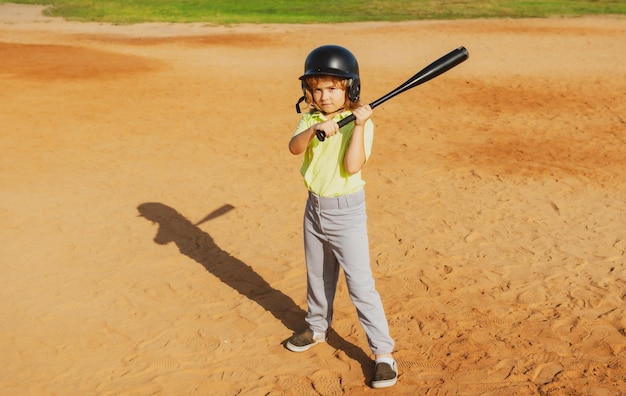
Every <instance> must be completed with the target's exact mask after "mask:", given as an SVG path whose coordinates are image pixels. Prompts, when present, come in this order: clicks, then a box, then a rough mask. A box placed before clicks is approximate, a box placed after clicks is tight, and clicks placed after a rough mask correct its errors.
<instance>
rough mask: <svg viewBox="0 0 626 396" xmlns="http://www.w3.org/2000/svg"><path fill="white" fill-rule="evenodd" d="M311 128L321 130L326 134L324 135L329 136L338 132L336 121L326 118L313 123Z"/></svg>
mask: <svg viewBox="0 0 626 396" xmlns="http://www.w3.org/2000/svg"><path fill="white" fill-rule="evenodd" d="M313 130H314V131H323V132H324V133H325V134H326V137H327V138H329V137H331V136H333V135H336V134H337V132H339V125H337V122H336V121H333V120H326V121H322V122H320V123H319V124H315V125H313Z"/></svg>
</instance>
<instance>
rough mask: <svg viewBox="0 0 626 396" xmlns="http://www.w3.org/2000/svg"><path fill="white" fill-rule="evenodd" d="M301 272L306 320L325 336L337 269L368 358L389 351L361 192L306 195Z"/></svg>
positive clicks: (329, 318)
mask: <svg viewBox="0 0 626 396" xmlns="http://www.w3.org/2000/svg"><path fill="white" fill-rule="evenodd" d="M304 248H305V257H306V268H307V304H308V312H307V317H306V322H307V323H308V324H309V327H310V329H311V330H313V331H315V332H319V333H323V332H325V331H326V330H327V329H328V328H329V327H330V325H331V322H332V318H333V302H334V300H335V292H336V289H337V280H338V279H339V269H340V268H342V269H343V272H344V274H345V276H346V284H347V286H348V292H349V294H350V298H351V299H352V302H353V303H354V306H355V307H356V310H357V314H358V317H359V321H360V322H361V326H362V327H363V329H364V330H365V334H366V335H367V339H368V342H369V345H370V348H371V350H372V353H374V354H377V355H378V354H385V353H391V352H393V348H394V342H393V339H392V338H391V337H390V336H389V326H388V324H387V318H386V317H385V311H384V309H383V304H382V301H381V299H380V295H379V294H378V292H377V291H376V287H375V284H374V278H373V276H372V270H371V268H370V255H369V239H368V236H367V214H366V211H365V191H364V190H360V191H358V192H356V193H354V194H350V195H344V196H340V197H332V198H327V197H319V196H317V195H315V194H313V193H309V199H308V200H307V205H306V211H305V213H304Z"/></svg>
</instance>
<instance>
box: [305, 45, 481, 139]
mask: <svg viewBox="0 0 626 396" xmlns="http://www.w3.org/2000/svg"><path fill="white" fill-rule="evenodd" d="M467 58H469V52H467V49H465V47H459V48H456V49H454V50H452V51H450V52H449V53H447V54H445V55H444V56H442V57H441V58H439V59H437V60H436V61H434V62H433V63H431V64H430V65H428V66H426V67H425V68H423V69H422V70H420V71H419V72H417V74H415V75H414V76H413V77H411V78H409V79H408V80H406V81H405V82H403V83H402V84H400V85H399V86H397V87H396V88H394V89H393V90H391V91H390V92H389V93H387V94H385V95H383V96H381V97H380V98H378V99H376V100H375V101H373V102H372V103H370V107H371V108H372V109H373V108H374V107H376V106H378V105H380V104H382V103H385V102H386V101H388V100H389V99H391V98H393V97H394V96H396V95H399V94H401V93H402V92H404V91H408V90H409V89H411V88H414V87H417V86H418V85H421V84H424V83H425V82H427V81H430V80H432V79H433V78H435V77H437V76H439V75H440V74H443V73H445V72H447V71H448V70H450V69H452V68H453V67H455V66H456V65H458V64H459V63H461V62H463V61H465V60H466V59H467ZM355 119H356V117H355V116H354V114H350V115H349V116H347V117H346V118H344V119H342V120H341V121H339V122H338V123H337V124H338V125H339V128H341V127H343V126H345V125H348V124H349V123H351V122H352V121H354V120H355ZM315 134H316V135H317V138H318V139H319V141H320V142H323V141H324V140H325V139H326V133H325V132H324V131H315Z"/></svg>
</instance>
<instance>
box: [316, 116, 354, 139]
mask: <svg viewBox="0 0 626 396" xmlns="http://www.w3.org/2000/svg"><path fill="white" fill-rule="evenodd" d="M354 120H356V117H355V116H354V114H350V115H349V116H347V117H346V118H344V119H342V120H339V122H337V125H339V128H341V127H343V126H346V125H348V124H349V123H351V122H352V121H354ZM315 134H316V135H317V140H319V141H320V142H323V141H324V140H326V132H324V131H320V130H319V129H318V130H317V131H315Z"/></svg>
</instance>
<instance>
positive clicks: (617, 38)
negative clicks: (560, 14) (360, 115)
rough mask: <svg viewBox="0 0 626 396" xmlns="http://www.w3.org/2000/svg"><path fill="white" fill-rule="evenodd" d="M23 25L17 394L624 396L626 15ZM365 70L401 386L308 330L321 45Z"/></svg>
mask: <svg viewBox="0 0 626 396" xmlns="http://www.w3.org/2000/svg"><path fill="white" fill-rule="evenodd" d="M41 10H42V8H41V7H32V6H15V5H0V83H1V87H2V88H1V89H0V100H1V103H2V106H1V109H0V126H1V135H0V150H1V155H0V185H1V186H2V188H1V189H0V219H1V221H2V227H1V228H0V240H1V244H2V245H1V246H2V247H1V254H0V268H1V273H2V276H1V277H0V315H1V318H2V320H1V321H0V362H1V363H2V364H1V367H2V370H1V371H0V394H2V395H154V394H161V395H192V394H194V395H195V394H197V395H209V394H215V395H344V394H346V395H366V394H380V395H403V394H406V395H409V394H411V395H503V394H511V395H621V394H626V393H625V392H626V391H625V389H626V330H625V329H626V317H625V306H626V270H625V267H624V264H625V261H626V254H625V251H626V137H625V134H624V132H625V130H626V96H625V92H626V62H624V50H625V49H626V47H625V44H624V37H626V19H625V18H619V17H593V18H573V19H565V18H554V19H538V20H470V21H445V22H444V21H441V22H439V21H429V22H407V23H357V24H341V25H262V26H250V25H243V26H227V27H219V26H207V25H201V24H191V25H170V24H145V25H144V24H142V25H133V26H111V25H104V24H95V23H73V22H66V21H63V20H62V19H58V18H48V17H42V16H41ZM328 43H334V44H340V45H344V46H346V47H348V48H349V49H351V50H352V51H353V52H354V53H355V54H356V56H357V57H358V59H359V62H360V65H361V75H362V80H363V97H364V98H365V99H366V101H371V100H374V99H376V98H378V97H379V96H381V95H382V94H384V93H386V92H387V91H388V90H389V89H390V88H392V87H394V86H396V85H398V84H399V83H401V82H402V81H404V80H405V79H406V78H408V77H409V76H410V75H412V74H414V73H415V72H417V70H419V69H421V68H422V67H424V66H425V65H427V64H428V63H430V62H431V61H433V60H434V59H436V58H438V57H439V56H441V55H443V54H445V53H447V52H448V51H450V50H452V49H454V48H456V47H458V46H461V45H463V46H465V47H466V48H467V49H468V50H469V52H470V59H469V60H468V61H467V62H465V63H463V64H461V65H459V66H458V67H457V68H455V69H453V70H451V71H449V72H448V73H446V74H444V75H442V76H440V77H438V78H437V79H435V80H432V81H430V82H428V83H427V84H424V85H422V86H420V87H419V88H415V89H414V90H412V91H409V92H407V93H405V94H403V95H400V96H398V97H397V98H395V99H393V100H392V101H389V102H387V103H385V104H384V105H382V106H380V107H378V108H377V109H376V110H375V114H374V121H375V124H376V139H375V144H374V153H373V156H372V158H371V161H370V162H369V163H368V164H367V166H366V168H365V170H364V177H365V179H366V180H367V182H368V184H367V186H366V191H367V197H368V198H367V202H368V215H369V217H368V219H369V220H368V221H369V223H368V224H369V232H370V242H371V257H372V266H373V270H374V273H375V277H376V281H377V287H378V290H379V292H380V293H381V296H382V298H383V302H384V304H385V308H386V311H387V315H388V319H389V324H390V327H391V332H392V335H393V337H394V338H395V340H396V344H397V345H396V347H397V348H396V351H395V357H396V359H397V361H398V364H399V371H400V375H399V381H398V384H397V385H396V386H395V387H394V388H391V389H389V390H373V389H370V388H369V386H368V384H369V381H370V380H371V377H372V374H373V364H372V360H371V359H372V356H371V354H370V351H369V349H368V346H367V341H366V338H365V335H364V333H363V331H362V329H361V327H360V326H359V324H358V322H357V320H356V313H355V312H354V308H353V306H352V304H351V302H350V299H349V296H348V294H347V291H346V286H345V281H343V280H341V282H340V285H339V293H338V298H337V301H336V304H335V306H336V313H335V321H334V325H333V332H332V333H331V335H330V338H329V340H328V343H326V344H322V345H320V346H316V347H315V348H314V349H311V350H310V351H307V352H306V353H302V354H295V353H292V352H289V351H288V350H286V349H285V348H284V347H283V341H284V340H286V339H287V338H288V337H289V336H290V335H291V334H292V333H293V332H294V331H297V330H300V329H302V327H303V317H304V312H305V310H306V304H305V291H306V289H305V285H306V279H305V268H304V262H303V248H302V232H301V217H302V212H303V208H304V203H305V198H306V191H305V188H304V186H303V184H302V181H301V178H300V175H299V172H298V170H299V165H300V161H301V158H300V157H297V156H293V155H291V154H290V153H289V151H288V150H287V142H288V140H289V138H290V136H291V134H292V132H293V130H294V128H295V125H296V123H297V121H298V119H299V116H298V115H297V114H296V113H295V109H294V104H295V101H296V100H297V98H298V97H299V96H300V88H299V82H298V80H297V78H298V76H299V75H300V74H301V72H302V66H303V62H304V58H305V57H306V55H307V54H308V52H309V51H310V50H311V49H313V48H314V47H316V46H318V45H322V44H328Z"/></svg>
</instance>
